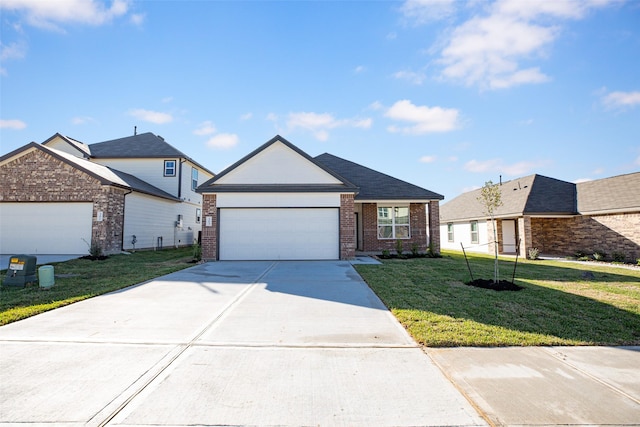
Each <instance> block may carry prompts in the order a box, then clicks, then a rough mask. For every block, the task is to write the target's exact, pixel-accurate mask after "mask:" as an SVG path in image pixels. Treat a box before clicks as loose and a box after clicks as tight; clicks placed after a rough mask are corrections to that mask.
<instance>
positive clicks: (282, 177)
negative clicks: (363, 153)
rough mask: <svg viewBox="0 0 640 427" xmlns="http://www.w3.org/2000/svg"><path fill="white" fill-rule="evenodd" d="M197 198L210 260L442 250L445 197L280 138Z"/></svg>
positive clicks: (345, 256) (235, 166)
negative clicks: (440, 222)
mask: <svg viewBox="0 0 640 427" xmlns="http://www.w3.org/2000/svg"><path fill="white" fill-rule="evenodd" d="M198 192H200V193H202V195H203V215H204V218H205V224H204V225H203V231H202V250H203V258H205V259H208V260H262V259H264V260H271V259H312V260H313V259H350V258H353V257H354V256H355V251H356V250H362V251H367V252H370V251H377V252H379V251H381V250H383V249H393V248H395V245H396V241H397V240H400V241H401V242H403V244H404V249H405V250H406V251H409V250H410V249H411V246H412V245H414V244H415V245H417V246H418V247H419V248H420V250H422V251H424V250H426V248H427V247H428V246H429V244H431V245H432V248H433V250H434V251H436V252H439V250H440V244H439V234H438V206H439V201H440V200H442V199H443V196H441V195H439V194H436V193H433V192H431V191H429V190H425V189H423V188H420V187H417V186H415V185H412V184H409V183H407V182H404V181H400V180H398V179H396V178H393V177H390V176H388V175H384V174H382V173H380V172H376V171H374V170H372V169H369V168H366V167H364V166H360V165H358V164H356V163H352V162H349V161H347V160H344V159H341V158H339V157H335V156H332V155H330V154H323V155H320V156H318V157H315V158H312V157H310V156H309V155H308V154H306V153H304V152H303V151H302V150H300V149H299V148H297V147H296V146H294V145H293V144H291V143H290V142H288V141H287V140H285V139H284V138H282V137H281V136H279V135H278V136H275V137H274V138H272V139H271V140H269V141H268V142H267V143H265V144H264V145H262V146H261V147H259V148H258V149H256V150H255V151H253V152H252V153H250V154H249V155H247V156H246V157H244V158H242V159H241V160H239V161H238V162H236V163H235V164H233V165H232V166H230V167H229V168H227V169H226V170H224V171H223V172H221V173H220V174H218V175H217V176H216V177H215V178H213V179H211V180H209V181H207V182H206V183H204V184H203V185H201V186H200V187H199V188H198ZM427 206H428V207H429V209H428V212H427ZM428 230H430V233H429V234H427V231H428Z"/></svg>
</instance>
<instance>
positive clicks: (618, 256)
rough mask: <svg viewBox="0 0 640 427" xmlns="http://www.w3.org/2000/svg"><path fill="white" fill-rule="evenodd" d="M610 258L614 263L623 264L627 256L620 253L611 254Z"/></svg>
mask: <svg viewBox="0 0 640 427" xmlns="http://www.w3.org/2000/svg"><path fill="white" fill-rule="evenodd" d="M611 258H613V261H614V262H625V261H626V260H627V256H626V255H625V254H624V253H622V252H614V253H612V254H611Z"/></svg>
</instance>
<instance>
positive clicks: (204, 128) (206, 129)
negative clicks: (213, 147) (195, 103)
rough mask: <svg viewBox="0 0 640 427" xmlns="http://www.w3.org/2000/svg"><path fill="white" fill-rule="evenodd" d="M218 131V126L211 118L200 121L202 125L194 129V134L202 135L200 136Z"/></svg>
mask: <svg viewBox="0 0 640 427" xmlns="http://www.w3.org/2000/svg"><path fill="white" fill-rule="evenodd" d="M216 132H217V130H216V127H215V125H214V124H213V123H212V122H211V121H210V120H207V121H206V122H202V123H200V125H198V128H197V129H196V130H194V131H193V133H194V135H200V136H203V135H211V134H213V133H216Z"/></svg>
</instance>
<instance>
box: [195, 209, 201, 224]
mask: <svg viewBox="0 0 640 427" xmlns="http://www.w3.org/2000/svg"><path fill="white" fill-rule="evenodd" d="M201 218H202V209H200V208H196V224H200V219H201Z"/></svg>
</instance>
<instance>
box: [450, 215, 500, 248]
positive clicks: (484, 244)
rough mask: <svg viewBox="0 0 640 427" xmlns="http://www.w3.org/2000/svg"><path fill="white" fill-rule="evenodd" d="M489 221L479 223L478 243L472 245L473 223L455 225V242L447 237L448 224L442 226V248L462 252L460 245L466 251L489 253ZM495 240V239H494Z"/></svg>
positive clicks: (455, 223) (457, 223)
mask: <svg viewBox="0 0 640 427" xmlns="http://www.w3.org/2000/svg"><path fill="white" fill-rule="evenodd" d="M488 228H489V227H487V221H484V220H480V221H478V243H477V244H476V243H473V244H472V243H471V223H470V222H454V223H453V242H450V241H449V238H448V235H447V224H441V225H440V246H441V247H442V249H451V250H456V251H459V250H462V248H461V247H460V243H462V245H463V246H464V249H465V250H466V251H471V252H483V253H485V252H489V245H488V242H489V236H488V232H487V230H488ZM492 240H493V239H492Z"/></svg>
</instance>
